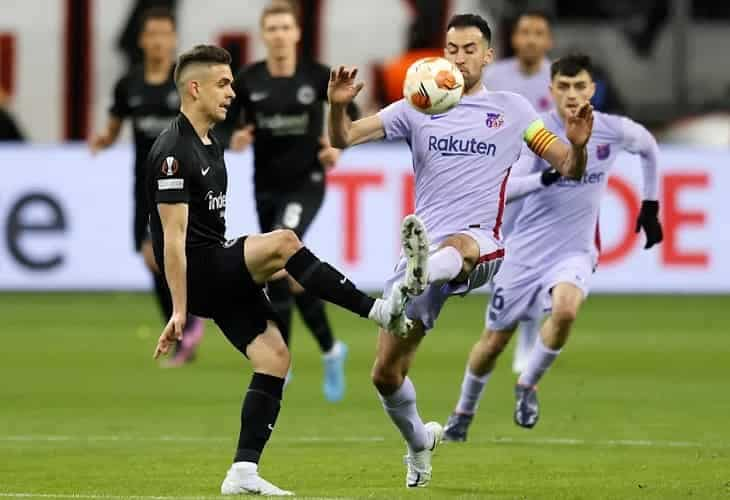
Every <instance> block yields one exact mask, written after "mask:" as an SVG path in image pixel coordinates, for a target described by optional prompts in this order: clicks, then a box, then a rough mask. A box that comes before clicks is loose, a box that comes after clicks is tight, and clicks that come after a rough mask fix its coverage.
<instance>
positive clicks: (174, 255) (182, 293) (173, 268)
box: [154, 203, 188, 359]
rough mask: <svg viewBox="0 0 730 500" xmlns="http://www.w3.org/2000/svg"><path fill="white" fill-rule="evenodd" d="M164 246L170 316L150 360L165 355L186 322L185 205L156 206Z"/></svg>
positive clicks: (186, 220) (186, 209)
mask: <svg viewBox="0 0 730 500" xmlns="http://www.w3.org/2000/svg"><path fill="white" fill-rule="evenodd" d="M157 210H159V212H160V220H161V222H162V233H163V234H164V240H165V247H164V249H163V252H164V259H165V279H166V280H167V284H168V286H169V287H170V295H171V296H172V317H171V318H170V320H169V321H168V322H167V325H165V328H164V329H163V330H162V334H161V335H160V338H159V340H158V341H157V348H155V354H154V358H155V359H157V358H158V357H159V356H160V354H167V353H168V351H169V350H170V347H171V346H172V345H174V343H175V342H176V341H178V340H181V339H182V333H183V329H184V328H185V321H186V319H187V313H188V311H187V309H188V306H187V300H188V298H187V257H186V255H185V236H186V234H187V226H188V205H187V204H186V203H175V204H170V203H158V204H157Z"/></svg>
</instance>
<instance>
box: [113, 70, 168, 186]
mask: <svg viewBox="0 0 730 500" xmlns="http://www.w3.org/2000/svg"><path fill="white" fill-rule="evenodd" d="M173 72H174V68H173V69H172V70H170V75H169V76H168V78H167V80H165V82H164V83H161V84H159V85H154V84H151V83H147V82H146V81H145V78H144V68H143V67H142V66H137V67H135V68H133V69H132V70H131V71H130V72H129V73H127V75H125V76H124V77H122V78H121V79H120V80H119V81H118V82H117V85H116V86H115V87H114V102H113V104H112V107H111V108H110V109H109V112H110V113H111V114H112V115H114V116H116V117H117V118H119V119H120V120H124V119H126V118H130V119H131V120H132V128H133V130H134V147H135V174H136V175H137V176H139V178H140V179H144V175H145V174H144V171H145V160H146V159H147V154H148V153H149V152H150V148H151V147H152V144H153V143H154V142H155V139H157V136H158V135H160V132H162V131H163V130H164V129H165V128H166V127H167V126H168V125H169V124H170V121H172V119H173V118H175V117H176V116H177V114H178V113H179V112H180V97H179V95H178V93H177V88H176V87H175V80H174V78H173Z"/></svg>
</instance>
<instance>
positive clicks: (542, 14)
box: [512, 9, 553, 31]
mask: <svg viewBox="0 0 730 500" xmlns="http://www.w3.org/2000/svg"><path fill="white" fill-rule="evenodd" d="M525 17H537V18H539V19H542V20H543V21H545V24H547V25H548V28H550V26H551V25H552V22H553V19H552V17H551V16H550V14H548V13H547V12H546V11H544V10H538V9H531V10H524V11H522V12H520V13H519V14H518V15H517V18H516V19H515V23H514V25H513V26H512V30H513V31H514V30H515V29H516V28H517V23H519V22H520V20H521V19H524V18H525Z"/></svg>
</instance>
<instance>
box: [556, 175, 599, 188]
mask: <svg viewBox="0 0 730 500" xmlns="http://www.w3.org/2000/svg"><path fill="white" fill-rule="evenodd" d="M605 177H606V173H605V172H591V173H586V174H584V175H583V177H581V178H580V179H578V180H576V179H568V178H567V177H561V178H560V179H558V182H557V185H558V186H562V187H577V186H582V185H585V184H600V183H601V182H603V179H604V178H605Z"/></svg>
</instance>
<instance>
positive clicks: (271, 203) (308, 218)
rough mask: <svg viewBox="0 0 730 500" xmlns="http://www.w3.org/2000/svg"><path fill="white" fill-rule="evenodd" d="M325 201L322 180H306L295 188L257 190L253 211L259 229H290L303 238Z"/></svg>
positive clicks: (266, 230) (264, 230)
mask: <svg viewBox="0 0 730 500" xmlns="http://www.w3.org/2000/svg"><path fill="white" fill-rule="evenodd" d="M323 200H324V182H323V181H320V182H315V181H308V182H306V183H304V184H303V185H302V186H300V187H299V188H298V189H297V190H295V191H291V192H286V191H257V192H256V212H257V213H258V216H259V226H260V227H261V232H264V233H265V232H268V231H273V230H274V229H291V230H292V231H294V232H295V233H297V236H299V237H300V238H302V237H303V236H304V233H305V232H306V231H307V229H309V226H310V225H311V224H312V222H313V221H314V218H315V216H316V215H317V212H319V208H320V207H321V206H322V201H323Z"/></svg>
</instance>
